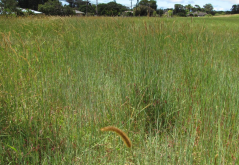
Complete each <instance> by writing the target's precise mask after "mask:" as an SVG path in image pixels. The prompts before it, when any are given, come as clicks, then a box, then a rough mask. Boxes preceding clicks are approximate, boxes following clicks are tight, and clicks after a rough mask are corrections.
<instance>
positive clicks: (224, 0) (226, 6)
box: [61, 0, 239, 11]
mask: <svg viewBox="0 0 239 165" xmlns="http://www.w3.org/2000/svg"><path fill="white" fill-rule="evenodd" d="M61 1H65V0H61ZM89 1H90V2H91V3H96V0H89ZM111 1H113V0H98V3H108V2H111ZM139 1H140V0H139ZM156 1H157V5H158V8H164V9H165V8H173V7H174V4H182V5H188V4H191V5H192V6H194V5H199V6H201V7H203V5H205V4H207V3H211V4H212V6H213V7H214V10H217V11H218V10H224V11H226V10H230V9H231V8H232V5H234V4H239V0H200V1H199V0H197V1H196V0H156ZM116 2H117V3H120V4H122V5H125V6H127V7H130V6H131V0H116ZM136 2H137V0H132V4H133V6H134V5H135V4H136ZM63 3H64V2H63Z"/></svg>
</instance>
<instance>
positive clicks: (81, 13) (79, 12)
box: [74, 10, 85, 16]
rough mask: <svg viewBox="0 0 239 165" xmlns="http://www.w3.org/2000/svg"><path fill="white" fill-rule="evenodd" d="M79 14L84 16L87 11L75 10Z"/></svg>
mask: <svg viewBox="0 0 239 165" xmlns="http://www.w3.org/2000/svg"><path fill="white" fill-rule="evenodd" d="M74 11H75V13H76V15H77V16H84V15H85V13H84V12H82V11H79V10H74Z"/></svg>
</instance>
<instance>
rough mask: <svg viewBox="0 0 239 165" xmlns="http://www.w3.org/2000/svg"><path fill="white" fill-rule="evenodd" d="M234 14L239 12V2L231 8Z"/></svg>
mask: <svg viewBox="0 0 239 165" xmlns="http://www.w3.org/2000/svg"><path fill="white" fill-rule="evenodd" d="M231 11H232V14H238V13H239V4H238V5H233V6H232V8H231Z"/></svg>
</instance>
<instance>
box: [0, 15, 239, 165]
mask: <svg viewBox="0 0 239 165" xmlns="http://www.w3.org/2000/svg"><path fill="white" fill-rule="evenodd" d="M238 21H239V17H236V16H234V17H226V18H224V17H219V18H213V17H212V18H206V17H205V18H193V19H192V20H191V18H170V19H169V18H146V17H144V18H117V17H115V18H110V17H108V18H105V17H98V18H95V17H94V18H82V17H81V18H77V17H63V18H61V17H43V18H34V17H29V18H11V19H9V18H1V19H0V69H1V71H0V72H1V74H0V115H1V117H0V164H8V163H11V164H128V165H129V164H204V165H205V164H239V109H238V107H239V76H238V75H239V63H238V62H239V61H238V60H239V46H238V45H239V37H238V36H239V24H238ZM109 125H112V126H116V127H118V128H120V129H122V130H124V131H125V132H126V133H127V134H128V136H129V137H130V139H131V141H132V144H133V146H132V148H131V149H129V148H127V147H125V145H124V144H123V142H122V140H121V139H120V138H119V137H118V136H117V135H115V134H114V133H111V132H101V131H100V128H102V127H105V126H109Z"/></svg>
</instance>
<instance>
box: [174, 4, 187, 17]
mask: <svg viewBox="0 0 239 165" xmlns="http://www.w3.org/2000/svg"><path fill="white" fill-rule="evenodd" d="M174 14H176V15H178V16H183V17H185V16H186V14H187V12H186V10H185V7H184V6H183V5H181V4H175V5H174Z"/></svg>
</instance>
